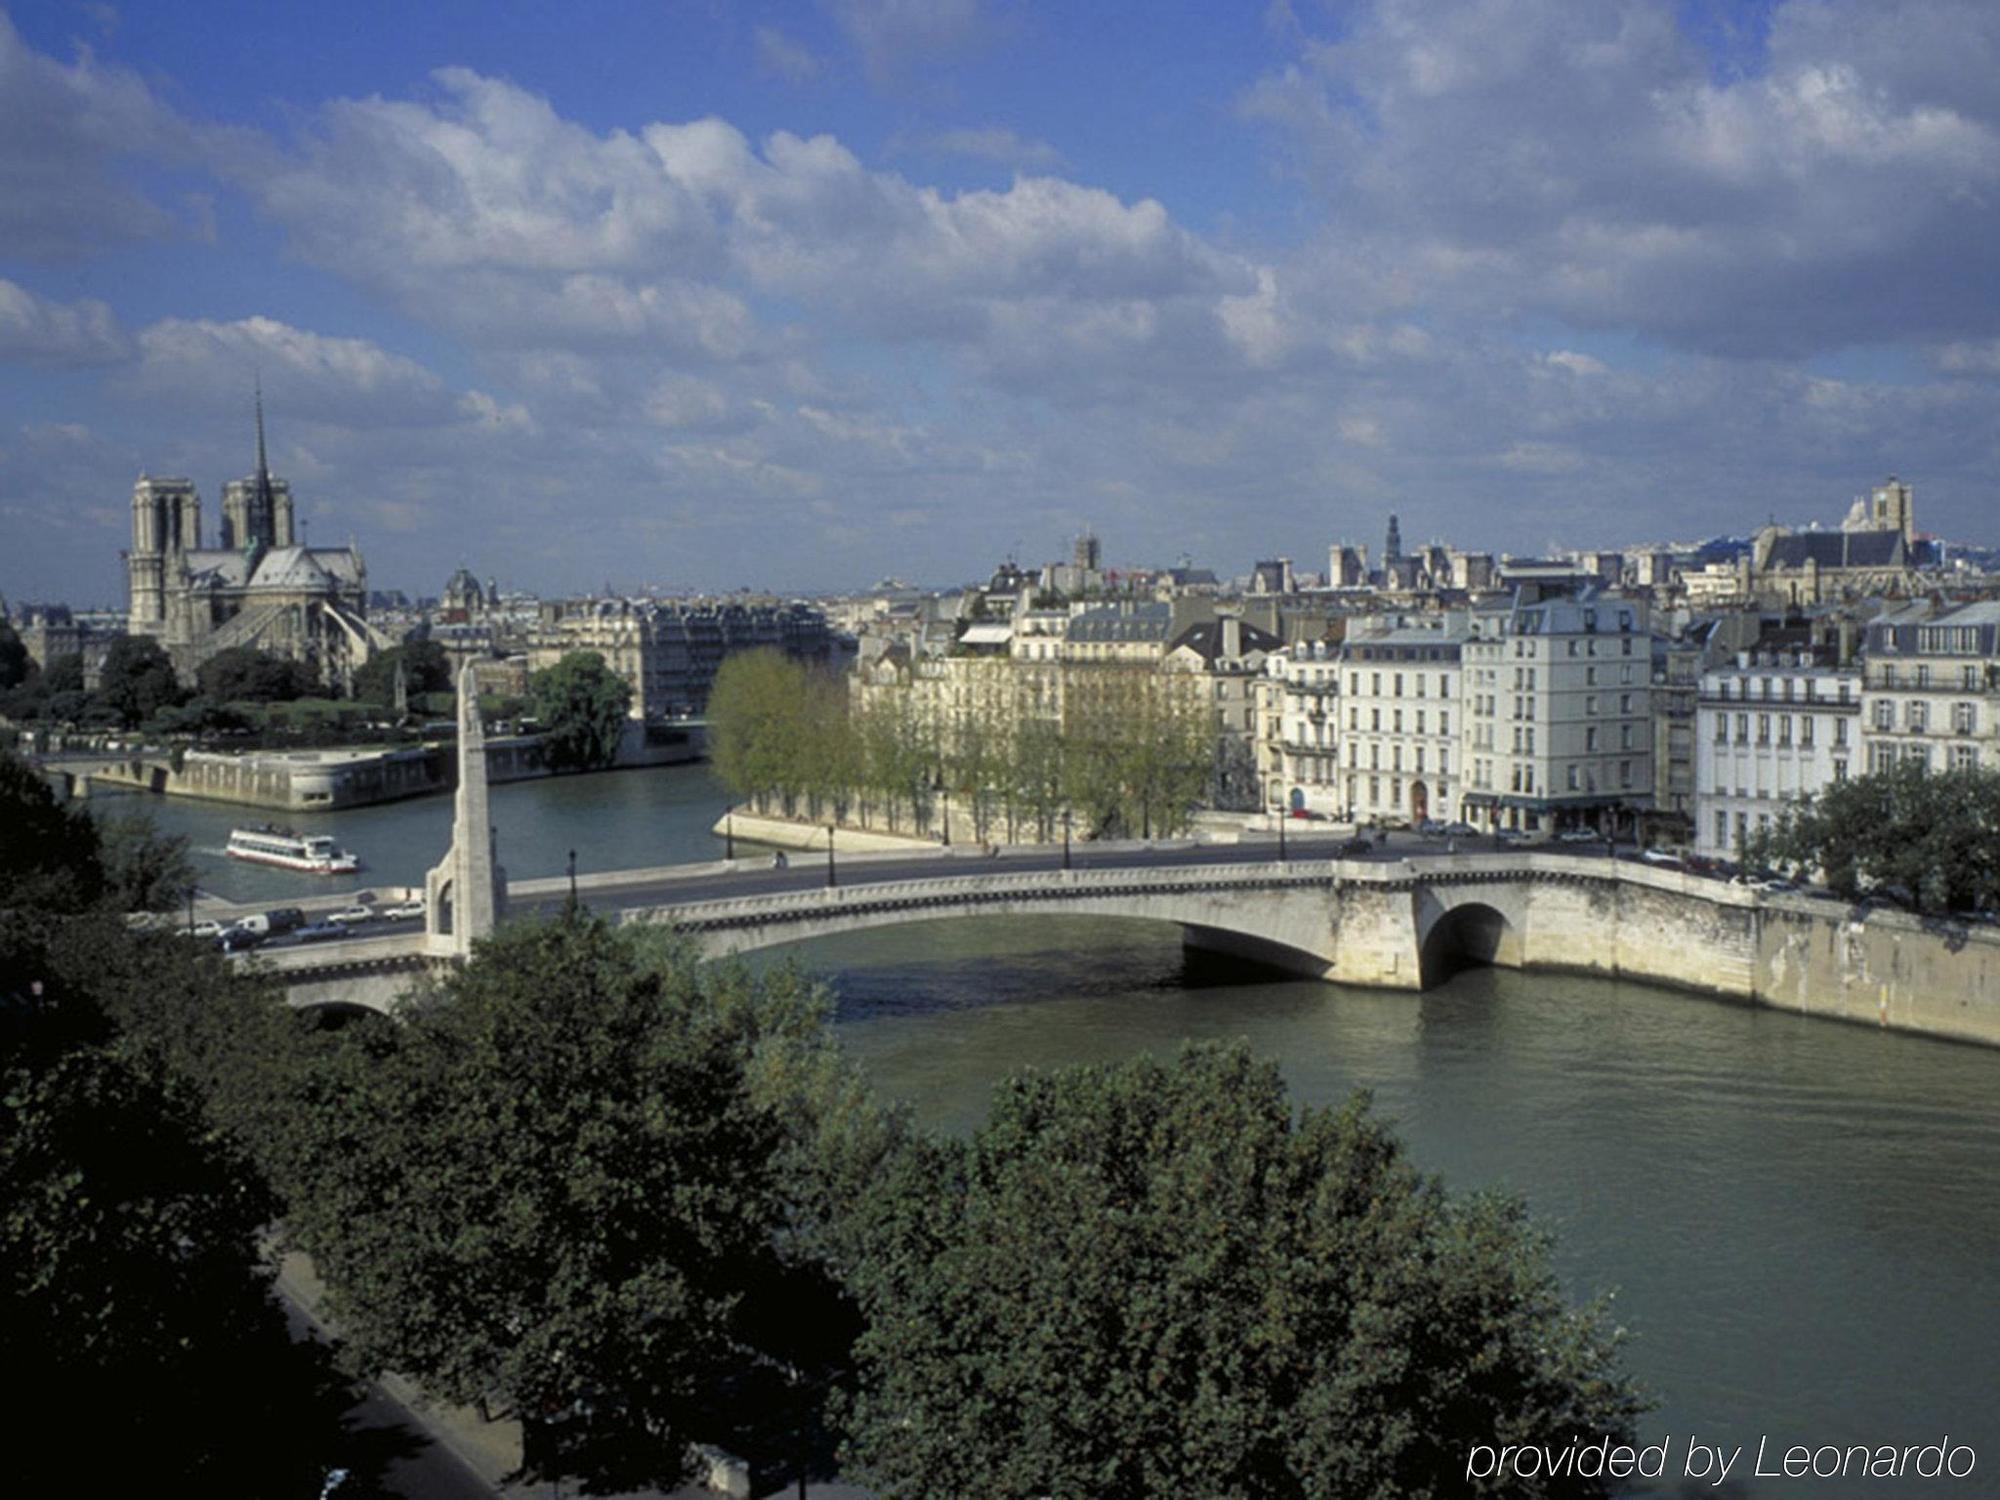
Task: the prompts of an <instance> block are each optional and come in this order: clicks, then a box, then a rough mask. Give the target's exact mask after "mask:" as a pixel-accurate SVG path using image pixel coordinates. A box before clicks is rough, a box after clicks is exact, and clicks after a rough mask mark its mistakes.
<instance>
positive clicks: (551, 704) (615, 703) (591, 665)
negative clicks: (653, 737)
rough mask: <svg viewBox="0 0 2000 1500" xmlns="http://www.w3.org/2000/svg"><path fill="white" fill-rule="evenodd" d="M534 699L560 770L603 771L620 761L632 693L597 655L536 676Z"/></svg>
mask: <svg viewBox="0 0 2000 1500" xmlns="http://www.w3.org/2000/svg"><path fill="white" fill-rule="evenodd" d="M528 699H529V701H530V702H531V703H532V704H533V705H534V710H535V718H536V720H537V721H538V722H539V723H540V724H541V726H542V730H541V732H542V742H543V744H544V745H545V746H547V749H548V757H549V764H550V765H551V766H553V767H554V768H555V769H556V770H558V771H599V770H602V769H603V768H604V767H606V766H608V765H610V764H611V762H612V761H613V760H615V759H617V756H618V741H619V739H620V737H621V736H622V735H623V734H624V731H625V721H626V718H627V716H628V714H629V713H630V711H631V707H632V689H631V687H630V686H629V685H628V684H627V683H626V681H625V680H624V679H623V678H622V677H620V676H618V674H617V673H615V672H613V671H612V670H611V669H610V668H609V667H607V666H606V665H605V664H604V658H603V657H602V656H600V655H598V654H597V653H596V652H595V651H572V652H570V653H569V654H568V655H567V656H565V657H563V658H562V660H560V661H558V662H557V663H556V664H555V665H554V666H552V667H544V668H543V669H542V670H541V671H539V672H537V673H535V675H534V676H532V677H530V678H529V679H528Z"/></svg>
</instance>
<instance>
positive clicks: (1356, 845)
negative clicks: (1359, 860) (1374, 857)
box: [1333, 838, 1375, 858]
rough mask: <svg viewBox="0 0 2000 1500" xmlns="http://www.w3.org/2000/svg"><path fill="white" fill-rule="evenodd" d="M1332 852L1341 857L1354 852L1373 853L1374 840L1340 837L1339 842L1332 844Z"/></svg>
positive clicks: (1349, 855) (1351, 854) (1354, 853)
mask: <svg viewBox="0 0 2000 1500" xmlns="http://www.w3.org/2000/svg"><path fill="white" fill-rule="evenodd" d="M1333 852H1334V853H1335V854H1338V855H1340V856H1342V857H1343V858H1346V857H1351V856H1353V855H1356V854H1373V853H1374V852H1375V840H1373V839H1359V838H1356V839H1342V840H1341V841H1340V843H1338V844H1336V845H1335V846H1334V850H1333Z"/></svg>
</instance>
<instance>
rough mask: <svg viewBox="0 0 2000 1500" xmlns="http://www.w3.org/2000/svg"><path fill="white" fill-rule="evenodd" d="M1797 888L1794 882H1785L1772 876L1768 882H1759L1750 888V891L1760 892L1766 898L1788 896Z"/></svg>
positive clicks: (1778, 877)
mask: <svg viewBox="0 0 2000 1500" xmlns="http://www.w3.org/2000/svg"><path fill="white" fill-rule="evenodd" d="M1798 888H1799V887H1798V883H1797V882H1796V881H1791V880H1786V879H1783V878H1782V877H1780V876H1776V875H1774V876H1772V877H1771V878H1770V879H1769V880H1760V881H1758V882H1756V884H1754V885H1753V886H1751V889H1752V890H1755V891H1762V892H1763V893H1764V894H1765V895H1767V896H1788V895H1790V894H1791V893H1792V892H1793V891H1796V890H1797V889H1798Z"/></svg>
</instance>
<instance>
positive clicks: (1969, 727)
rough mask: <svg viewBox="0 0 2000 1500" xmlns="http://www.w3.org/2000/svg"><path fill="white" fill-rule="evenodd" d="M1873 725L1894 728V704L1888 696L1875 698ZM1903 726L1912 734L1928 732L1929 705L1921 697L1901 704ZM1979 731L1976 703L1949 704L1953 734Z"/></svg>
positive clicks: (1929, 725)
mask: <svg viewBox="0 0 2000 1500" xmlns="http://www.w3.org/2000/svg"><path fill="white" fill-rule="evenodd" d="M1875 727H1876V728H1877V729H1894V728H1895V727H1896V705H1895V703H1894V701H1893V700H1891V699H1888V698H1877V699H1876V700H1875ZM1903 727H1904V728H1905V729H1907V730H1909V731H1910V732H1911V733H1912V734H1925V733H1928V732H1929V730H1930V727H1931V706H1930V705H1929V704H1928V703H1925V702H1924V701H1922V700H1921V699H1916V698H1913V699H1911V700H1910V701H1909V702H1907V703H1905V704H1904V705H1903ZM1978 731H1979V705H1978V704H1976V703H1954V704H1952V706H1951V732H1952V733H1953V734H1976V733H1978Z"/></svg>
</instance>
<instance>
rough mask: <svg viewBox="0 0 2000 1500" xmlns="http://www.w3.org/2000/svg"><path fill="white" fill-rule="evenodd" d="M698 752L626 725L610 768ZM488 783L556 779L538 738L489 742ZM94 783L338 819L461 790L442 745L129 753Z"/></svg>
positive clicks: (690, 742) (671, 761)
mask: <svg viewBox="0 0 2000 1500" xmlns="http://www.w3.org/2000/svg"><path fill="white" fill-rule="evenodd" d="M703 753H704V748H703V742H702V739H701V736H700V735H699V733H697V732H692V731H682V732H680V733H679V734H678V736H677V737H675V738H672V739H670V740H669V741H667V742H663V743H662V742H656V741H655V739H654V738H653V737H651V736H649V735H648V734H647V733H646V730H645V726H643V725H640V724H637V723H635V724H633V725H632V726H631V729H630V731H629V732H628V733H627V734H626V736H625V739H624V742H623V743H622V744H620V746H619V749H618V759H617V760H616V762H614V766H613V768H614V769H617V770H626V769H631V768H636V767H643V766H667V765H680V764H683V763H685V762H687V761H692V760H698V759H700V758H701V756H702V754H703ZM486 766H487V780H488V781H490V782H494V783H498V782H503V781H527V780H531V779H533V778H535V777H539V776H549V775H553V774H554V773H553V772H552V771H551V770H550V769H549V766H548V761H547V758H546V756H545V755H544V753H543V749H542V741H541V740H540V739H539V738H538V737H537V736H535V735H513V736H508V737H505V738H496V739H489V740H488V741H487V742H486ZM89 775H90V779H91V780H92V781H100V782H103V783H105V784H106V785H108V786H120V787H132V788H135V789H137V790H139V791H145V792H158V793H160V794H162V795H164V796H168V797H198V798H201V799H203V800H206V801H210V802H234V803H238V804H240V805H241V806H244V807H263V808H270V809H272V810H274V811H278V812H338V811H340V810H342V809H343V808H350V807H370V806H373V805H374V804H375V803H378V802H395V801H400V800H401V799H402V798H405V797H424V796H429V795H431V794H432V793H436V792H448V791H451V790H452V789H453V788H454V787H456V786H457V785H458V768H457V759H456V756H455V755H454V753H453V750H452V747H451V745H450V744H449V743H446V744H441V745H438V744H426V745H412V746H408V747H405V748H402V749H395V750H289V751H265V752H258V751H251V752H246V753H244V754H240V755H225V754H219V753H217V752H214V751H207V750H190V751H188V752H187V753H186V754H185V755H183V756H182V757H181V763H180V766H179V767H178V768H176V767H175V766H174V765H173V763H172V762H171V761H170V760H166V759H162V758H160V757H157V756H152V757H147V756H134V757H131V758H129V759H127V760H123V761H118V762H114V763H112V764H109V765H105V766H102V767H99V768H97V769H95V770H92V771H91V772H90V773H89Z"/></svg>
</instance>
